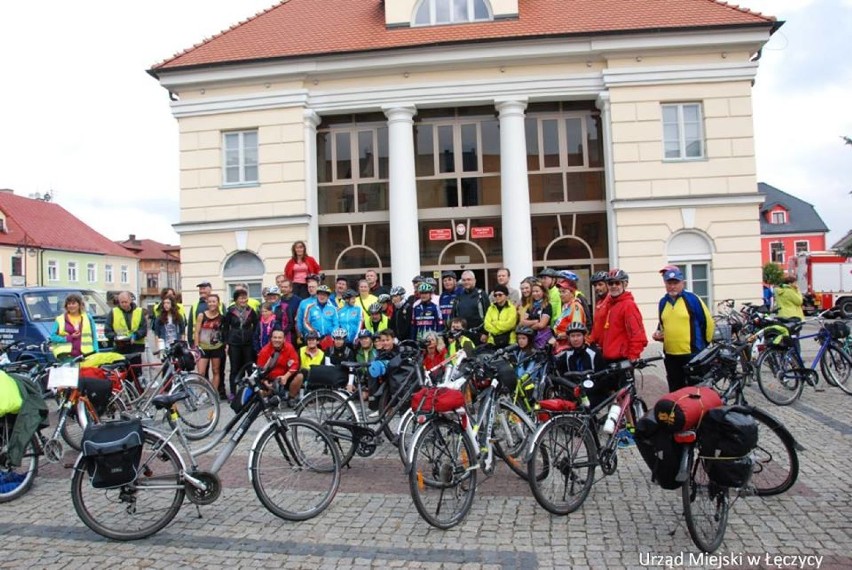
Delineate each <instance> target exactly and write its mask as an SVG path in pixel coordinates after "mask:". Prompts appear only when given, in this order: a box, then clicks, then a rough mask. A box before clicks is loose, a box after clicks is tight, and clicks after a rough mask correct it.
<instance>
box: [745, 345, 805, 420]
mask: <svg viewBox="0 0 852 570" xmlns="http://www.w3.org/2000/svg"><path fill="white" fill-rule="evenodd" d="M791 350H792V349H791ZM796 367H797V364H796V359H795V357H794V356H793V354H791V351H788V350H781V349H773V348H767V349H766V350H765V351H764V352H763V354H761V355H760V358H758V359H757V365H756V368H757V373H756V376H757V385H758V387H759V388H760V392H761V393H762V394H763V396H764V397H765V398H766V399H767V400H769V401H770V402H772V403H773V404H775V405H777V406H789V405H790V404H792V403H793V402H795V401H796V400H798V399H799V397H800V396H801V395H802V390H804V389H805V382H804V379H803V378H802V377H801V375H800V374H799V373H797V372H796V371H795V368H796Z"/></svg>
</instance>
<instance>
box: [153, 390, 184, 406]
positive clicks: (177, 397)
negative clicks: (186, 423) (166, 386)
mask: <svg viewBox="0 0 852 570" xmlns="http://www.w3.org/2000/svg"><path fill="white" fill-rule="evenodd" d="M188 397H189V394H187V393H186V392H184V391H182V390H181V391H180V392H175V393H174V394H160V395H159V396H156V397H155V398H154V399H153V400H151V403H152V404H154V407H155V408H156V409H158V410H168V409H169V408H171V407H172V405H174V404H175V403H177V402H180V401H181V400H186V399H187V398H188Z"/></svg>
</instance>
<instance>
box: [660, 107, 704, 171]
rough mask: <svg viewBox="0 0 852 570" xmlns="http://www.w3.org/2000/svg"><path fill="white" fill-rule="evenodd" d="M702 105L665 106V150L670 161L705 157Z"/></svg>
mask: <svg viewBox="0 0 852 570" xmlns="http://www.w3.org/2000/svg"><path fill="white" fill-rule="evenodd" d="M703 130H704V129H703V128H702V118H701V103H678V104H675V105H663V150H664V153H665V154H664V156H665V158H666V159H668V160H686V159H691V158H703V157H704V133H703Z"/></svg>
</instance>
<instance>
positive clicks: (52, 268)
mask: <svg viewBox="0 0 852 570" xmlns="http://www.w3.org/2000/svg"><path fill="white" fill-rule="evenodd" d="M47 280H48V281H59V263H57V261H56V260H55V259H50V260H48V262H47Z"/></svg>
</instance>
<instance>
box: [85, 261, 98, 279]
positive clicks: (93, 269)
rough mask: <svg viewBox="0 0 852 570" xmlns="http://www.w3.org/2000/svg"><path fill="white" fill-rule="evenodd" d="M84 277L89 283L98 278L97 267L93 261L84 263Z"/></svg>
mask: <svg viewBox="0 0 852 570" xmlns="http://www.w3.org/2000/svg"><path fill="white" fill-rule="evenodd" d="M86 279H87V280H88V281H89V283H94V282H96V281H97V280H98V269H97V266H96V265H95V264H94V263H87V264H86Z"/></svg>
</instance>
